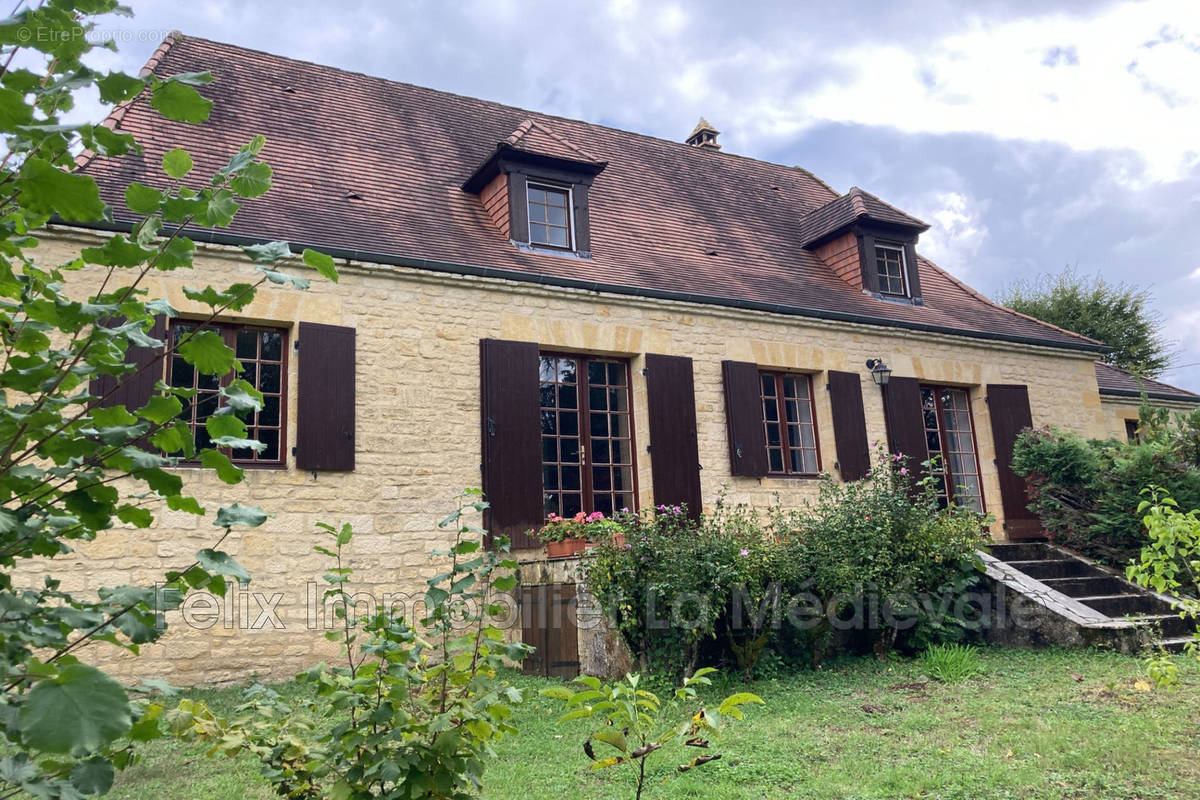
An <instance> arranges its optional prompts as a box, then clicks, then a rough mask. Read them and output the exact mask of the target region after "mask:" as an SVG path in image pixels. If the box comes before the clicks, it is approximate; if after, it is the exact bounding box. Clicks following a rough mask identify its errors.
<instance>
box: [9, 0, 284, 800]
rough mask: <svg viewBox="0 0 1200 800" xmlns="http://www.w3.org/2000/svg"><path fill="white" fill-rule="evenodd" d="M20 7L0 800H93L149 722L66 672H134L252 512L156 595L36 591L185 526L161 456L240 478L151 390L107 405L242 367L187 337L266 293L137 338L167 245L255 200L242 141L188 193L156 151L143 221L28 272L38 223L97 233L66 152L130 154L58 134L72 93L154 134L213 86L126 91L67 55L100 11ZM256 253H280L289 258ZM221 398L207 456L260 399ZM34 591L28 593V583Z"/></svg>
mask: <svg viewBox="0 0 1200 800" xmlns="http://www.w3.org/2000/svg"><path fill="white" fill-rule="evenodd" d="M23 5H24V4H20V5H19V10H17V11H16V12H15V13H14V14H13V16H10V17H9V18H7V19H5V20H0V53H2V54H3V56H4V58H3V60H2V62H0V63H2V66H0V133H2V134H3V135H4V136H5V138H6V143H7V145H8V152H7V154H6V155H5V157H4V159H3V161H0V349H2V351H3V352H2V354H0V506H2V507H0V643H2V644H3V647H2V648H0V682H2V683H3V687H4V690H3V696H2V698H0V709H2V711H3V713H0V738H2V739H3V743H4V748H3V751H4V753H5V756H4V757H3V758H0V796H3V797H9V796H12V795H13V794H15V793H18V792H26V793H29V794H32V795H34V796H37V797H41V798H78V797H80V796H82V795H90V794H102V793H104V792H105V791H107V790H108V787H109V786H110V785H111V784H112V780H113V775H114V773H115V771H116V770H117V769H120V768H122V767H124V766H126V765H127V764H129V763H130V760H131V758H132V751H131V746H132V745H131V743H132V742H134V741H141V740H144V739H148V738H153V737H154V736H157V735H158V732H157V720H158V719H159V715H160V714H161V712H162V709H161V707H160V706H158V705H157V704H155V703H152V702H149V701H147V700H144V699H137V700H132V699H130V697H129V695H128V693H127V691H126V690H125V689H124V688H123V687H122V686H121V685H120V684H118V683H117V682H116V681H114V680H113V679H112V678H110V677H108V676H107V675H105V674H104V673H103V672H102V671H100V670H98V669H96V668H95V667H91V666H86V665H84V664H82V663H80V662H79V661H78V660H77V657H76V654H77V653H78V651H79V650H80V649H81V648H82V647H84V646H86V645H88V644H90V643H93V642H107V643H109V644H111V645H115V646H118V647H121V648H124V649H126V650H128V651H130V652H133V653H137V652H138V649H139V647H140V646H141V645H142V644H145V643H147V642H153V641H155V640H156V639H158V638H159V637H160V636H161V635H162V633H163V631H164V629H165V623H164V620H163V613H164V612H166V611H169V610H172V609H175V608H178V606H179V605H180V603H181V602H182V600H183V598H184V596H185V594H186V593H187V592H188V591H190V590H193V589H199V588H203V589H206V590H208V591H211V592H214V593H216V594H224V592H225V591H226V587H227V582H226V581H227V579H230V578H231V579H236V580H239V581H244V580H247V579H248V578H249V576H248V575H247V573H246V572H245V570H244V569H242V567H241V566H240V565H238V564H237V563H236V562H235V561H234V559H233V558H232V557H230V556H229V555H228V554H226V553H224V552H222V551H221V550H220V545H221V542H222V541H223V540H224V539H225V538H226V537H227V536H229V535H230V534H231V532H232V529H233V528H234V527H254V526H256V525H259V524H261V523H262V521H263V520H265V519H266V515H265V514H264V513H263V512H261V511H258V510H256V509H246V508H242V507H240V506H236V505H235V506H231V507H227V508H222V509H219V510H218V511H217V515H216V525H217V526H219V527H220V528H221V529H222V530H221V531H218V532H215V533H214V537H213V538H214V542H213V544H212V547H209V548H205V549H203V550H201V551H200V552H199V553H198V554H197V555H196V558H195V559H194V560H192V561H191V562H190V563H184V564H178V565H175V566H176V569H174V570H171V571H169V572H167V573H166V574H165V575H164V577H163V581H162V582H161V583H160V584H158V585H155V586H133V585H125V586H111V587H104V588H100V589H99V590H97V591H96V592H95V593H92V594H89V595H88V596H82V595H76V594H73V593H70V592H67V591H64V590H63V589H62V585H61V583H60V581H59V580H58V579H56V578H54V577H53V573H54V568H55V561H54V559H55V558H57V557H60V556H64V555H68V554H70V557H71V558H72V559H86V555H85V554H79V553H75V551H74V549H73V546H74V544H75V543H78V542H87V541H90V540H93V539H95V538H96V536H97V535H98V534H100V533H102V532H103V531H105V530H107V529H109V528H112V527H115V526H118V525H127V526H132V527H135V528H145V527H148V526H150V525H152V524H153V522H154V516H155V514H156V513H157V512H158V511H160V510H161V509H162V508H163V507H164V506H166V507H167V508H169V509H172V510H175V511H180V512H184V513H191V514H197V515H202V514H204V513H205V509H204V508H202V507H201V506H200V504H199V502H198V501H197V500H196V499H195V498H193V497H191V496H189V495H188V494H187V493H186V492H185V489H184V485H183V480H182V478H181V477H180V475H179V473H177V472H174V471H171V470H170V468H171V467H172V466H174V465H175V464H176V463H178V461H179V460H180V459H188V460H192V459H198V460H199V461H200V462H201V463H202V464H204V465H207V466H213V467H216V468H217V469H218V472H219V473H220V475H221V478H222V479H223V480H225V481H226V482H230V483H234V482H237V481H238V480H240V479H241V471H240V470H237V469H235V468H233V467H232V465H231V464H229V463H228V458H227V457H226V456H225V454H224V453H222V452H221V451H220V449H204V450H201V451H200V452H197V448H196V446H195V443H194V441H193V439H192V435H191V432H190V430H189V428H188V426H187V425H186V424H185V423H184V422H183V421H181V420H180V419H179V415H180V413H181V411H182V409H183V408H184V406H185V405H186V404H187V403H188V402H189V401H190V399H191V395H192V394H193V393H192V392H191V390H181V389H171V388H169V387H166V386H164V385H161V383H160V385H159V387H158V393H157V394H156V396H153V397H151V398H150V399H149V401H148V402H146V403H145V405H143V406H142V407H140V408H128V407H126V406H124V405H121V404H118V403H116V402H115V401H116V399H117V398H119V397H121V396H123V393H121V389H122V387H124V386H126V385H127V384H128V383H129V382H130V381H131V380H134V379H135V378H138V377H140V373H141V372H142V371H144V370H158V369H161V368H162V363H163V362H162V359H164V358H169V357H173V356H174V355H175V354H178V355H179V356H180V357H181V358H182V359H183V360H184V361H185V362H187V363H188V364H191V365H192V366H193V367H195V368H196V370H197V371H198V372H200V373H201V374H204V375H211V376H216V377H219V378H224V377H225V376H227V375H228V374H229V373H230V372H231V371H235V370H237V369H239V368H240V367H239V366H238V364H237V362H236V359H234V357H233V352H232V351H231V350H230V349H229V348H228V347H226V346H225V345H224V344H223V343H222V342H220V341H219V339H218V341H213V336H212V333H211V331H206V330H205V326H206V325H207V323H208V322H209V321H210V320H211V319H212V318H213V317H215V316H216V315H219V314H221V313H223V312H225V311H227V310H228V309H236V308H241V307H244V306H245V305H246V304H247V303H249V302H250V300H251V299H253V297H254V293H255V291H256V290H257V288H258V287H259V286H260V285H261V284H262V283H264V282H266V281H269V280H271V278H270V276H268V275H264V276H263V277H262V278H261V279H260V280H259V281H258V283H256V284H253V285H252V284H244V283H243V284H234V285H232V286H228V287H211V286H210V287H205V288H204V289H201V290H197V291H198V292H199V294H198V296H196V297H193V299H197V300H200V302H203V303H205V305H207V306H208V308H209V309H210V311H211V314H210V315H209V316H208V318H207V319H205V320H198V321H197V325H196V327H195V330H194V331H193V332H192V333H191V334H189V335H187V336H184V337H182V338H181V339H180V340H179V341H177V342H173V343H170V344H168V343H166V342H163V341H161V340H159V339H158V338H156V337H155V336H154V335H153V331H154V330H155V327H154V323H155V320H156V318H160V317H173V316H176V315H177V313H178V312H177V311H176V310H175V309H174V308H173V307H172V306H171V305H170V303H169V302H168V301H166V300H165V299H162V298H152V297H150V295H149V293H148V290H147V289H146V288H145V287H144V284H146V283H147V276H149V275H150V274H151V273H152V272H154V271H173V270H179V269H190V268H191V267H192V260H193V256H194V252H195V245H194V244H193V243H192V242H191V240H189V239H188V238H187V237H186V236H185V235H184V233H183V231H184V230H185V229H186V228H187V227H188V226H190V225H193V224H197V225H206V226H211V225H227V224H228V223H229V221H231V220H232V218H233V217H232V215H233V213H234V212H236V210H237V208H238V206H239V203H238V200H237V198H238V197H247V196H251V195H253V194H261V193H262V192H263V191H266V189H267V188H269V183H264V180H265V179H267V178H269V175H270V170H269V167H267V166H266V165H265V164H263V162H262V161H261V160H260V159H259V157H258V156H259V153H260V152H261V150H262V147H263V140H262V139H261V137H259V138H256V139H255V140H253V141H252V142H250V143H248V144H247V145H246V146H244V147H242V148H241V149H240V150H239V151H238V152H237V153H235V154H233V156H232V158H231V160H230V162H229V164H228V165H227V166H225V167H224V168H222V169H221V170H220V171H219V172H218V174H217V175H216V176H213V177H212V178H211V179H209V178H207V177H203V178H201V179H200V183H199V185H198V186H197V187H196V188H192V187H189V186H187V185H185V184H184V183H183V182H182V180H183V179H184V178H185V177H190V176H191V175H192V172H193V170H194V163H193V160H192V158H191V156H190V155H188V154H187V153H186V152H184V151H182V150H173V151H171V152H170V153H168V155H167V158H165V159H164V161H163V168H164V171H165V173H166V176H165V177H164V178H163V179H162V181H161V184H162V185H163V186H164V187H166V188H162V189H158V188H154V187H151V186H146V185H141V184H133V185H131V186H130V187H129V188H128V191H127V192H126V193H125V197H126V201H127V203H128V205H129V207H130V208H131V209H132V210H133V211H134V213H136V214H139V215H141V216H143V217H144V218H143V219H142V220H141V221H140V222H139V223H138V224H137V225H135V226H133V228H132V230H131V231H130V232H129V234H128V235H124V234H117V235H114V236H111V237H110V238H109V239H107V240H106V241H105V242H104V243H103V244H101V245H98V246H94V247H86V248H83V249H82V250H81V252H80V253H79V256H78V257H77V258H72V259H70V260H68V261H66V262H65V263H57V264H56V263H51V260H50V259H49V258H48V257H45V256H43V257H40V258H39V257H37V256H38V254H39V250H38V249H37V248H38V245H39V243H40V242H41V240H42V239H43V238H44V237H45V236H46V235H47V234H46V226H47V224H48V223H49V222H50V221H52V220H54V221H67V222H83V223H96V222H102V221H111V219H112V212H111V209H109V208H108V207H107V206H106V205H105V204H104V202H103V201H102V199H101V197H100V193H99V189H98V187H97V185H96V182H95V181H94V180H93V179H92V178H91V177H90V176H88V175H86V174H83V173H80V172H75V171H72V170H73V169H74V166H75V154H76V153H77V152H78V151H79V150H80V149H84V150H86V151H89V153H90V154H92V155H95V156H101V157H103V156H121V155H125V154H132V153H138V152H140V148H139V146H138V144H137V143H136V142H135V141H134V138H133V137H132V136H131V135H130V134H127V133H120V132H117V131H114V130H111V129H109V128H107V127H105V126H104V125H102V124H69V123H64V122H63V120H62V118H61V115H63V114H65V113H66V112H67V111H69V110H71V108H73V106H74V93H75V92H79V91H83V90H86V89H87V88H88V87H91V86H95V87H97V89H98V90H99V93H100V98H101V100H102V101H103V102H106V103H118V102H125V101H128V100H132V99H134V98H136V97H138V96H139V95H141V94H142V93H143V92H146V93H148V94H149V100H150V102H151V104H152V105H153V106H154V107H155V108H157V109H158V110H159V112H160V113H161V114H163V115H164V116H165V117H167V118H168V119H172V120H179V121H184V122H190V123H199V122H203V121H204V120H205V119H207V117H208V113H209V109H210V107H211V105H212V104H211V102H210V101H209V100H207V99H205V98H204V97H203V96H201V94H200V93H199V92H198V91H197V90H196V89H195V86H196V85H202V84H205V83H207V82H209V81H211V80H212V76H210V75H208V74H206V73H205V74H188V75H174V76H159V75H146V76H144V77H134V76H129V75H124V74H121V73H100V72H97V71H96V70H94V69H92V68H90V67H88V66H86V65H85V64H84V63H83V61H82V59H83V58H84V56H85V55H86V54H87V53H88V52H89V51H90V50H91V49H92V48H93V47H94V46H100V45H94V44H93V38H92V37H91V36H89V33H90V32H91V31H92V30H93V29H94V28H95V25H96V19H97V17H98V15H103V14H106V13H110V12H123V11H124V9H123V8H122V7H120V6H118V5H117V4H116V2H115V0H86V1H84V0H79V2H72V0H53V2H47V3H41V4H36V5H34V7H21V6H23ZM111 44H112V43H111V42H108V44H107V45H104V46H111ZM18 50H26V51H27V52H26V56H30V57H27V58H25V59H24V60H25V61H28V62H30V63H38V62H40V63H41V64H42V65H43V66H42V67H41V68H40V69H38V70H34V69H27V68H18V67H17V66H14V65H15V64H20V63H21V61H20V60H14V59H15V56H16V55H17V51H18ZM168 226H170V231H169V232H168ZM274 252H277V253H279V254H280V255H286V253H287V248H286V246H285V247H284V248H282V250H276V251H274ZM276 260H277V259H276ZM264 269H270V270H272V271H275V272H277V270H275V269H274V267H273V266H268V267H264ZM67 287H70V291H68V288H67ZM135 349H136V350H137V351H138V352H139V353H140V354H152V357H148V358H140V357H139V358H138V359H136V362H137V364H139V365H140V366H139V365H135V364H134V362H135V359H132V358H129V357H128V356H129V355H130V351H131V350H135ZM223 382H225V383H227V384H228V385H227V386H226V388H224V389H222V390H221V398H222V400H221V401H222V403H223V404H224V407H223V408H222V409H221V410H220V411H219V412H218V416H216V417H214V418H213V419H214V420H216V421H215V422H213V423H212V424H211V425H210V429H218V430H217V433H218V434H219V435H218V436H217V437H216V438H215V439H214V448H221V447H223V446H229V443H230V441H232V440H237V441H241V440H244V439H246V426H245V424H244V422H243V421H242V417H244V416H245V414H246V412H252V411H254V410H256V409H257V408H259V407H260V405H261V402H262V397H261V395H259V394H258V392H256V391H254V390H253V389H252V388H251V387H250V386H249V384H247V383H246V382H245V381H241V380H233V381H223ZM246 446H257V443H247V444H246ZM33 559H38V561H37V562H36V563H35V562H34V561H33ZM34 574H46V575H47V577H45V579H44V580H43V581H42V582H41V583H40V584H34V583H33V582H32V581H31V580H30V578H29V576H31V575H34ZM123 740H128V741H124V742H123Z"/></svg>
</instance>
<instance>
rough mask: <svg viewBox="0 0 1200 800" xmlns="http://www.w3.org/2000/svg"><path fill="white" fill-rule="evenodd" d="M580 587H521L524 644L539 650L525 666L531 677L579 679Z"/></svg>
mask: <svg viewBox="0 0 1200 800" xmlns="http://www.w3.org/2000/svg"><path fill="white" fill-rule="evenodd" d="M575 609H576V587H575V584H573V583H549V584H539V585H537V586H522V587H521V641H523V642H524V643H525V644H529V645H533V647H534V648H535V650H534V651H533V653H531V654H530V655H529V657H528V658H526V659H525V660H524V661H522V662H521V671H522V672H524V673H525V674H527V675H542V676H544V677H547V678H564V679H570V678H575V677H577V676H578V675H579V627H578V625H577V624H576V619H577V612H576V610H575Z"/></svg>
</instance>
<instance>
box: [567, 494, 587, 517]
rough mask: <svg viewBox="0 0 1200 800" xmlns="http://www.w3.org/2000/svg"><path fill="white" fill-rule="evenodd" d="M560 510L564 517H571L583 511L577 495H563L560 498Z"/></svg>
mask: <svg viewBox="0 0 1200 800" xmlns="http://www.w3.org/2000/svg"><path fill="white" fill-rule="evenodd" d="M562 509H563V510H562V515H563V516H564V517H573V516H575V515H576V514H578V513H579V512H580V511H582V510H583V499H582V498H581V497H580V495H578V494H574V493H572V494H564V495H563V496H562Z"/></svg>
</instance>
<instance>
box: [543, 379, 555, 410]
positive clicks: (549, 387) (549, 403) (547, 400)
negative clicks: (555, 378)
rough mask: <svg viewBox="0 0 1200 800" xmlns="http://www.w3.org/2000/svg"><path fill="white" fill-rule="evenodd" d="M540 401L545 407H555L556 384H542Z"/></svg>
mask: <svg viewBox="0 0 1200 800" xmlns="http://www.w3.org/2000/svg"><path fill="white" fill-rule="evenodd" d="M539 403H540V404H541V405H542V407H543V408H553V407H554V384H542V387H541V396H540V399H539Z"/></svg>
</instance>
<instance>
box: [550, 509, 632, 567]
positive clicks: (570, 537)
mask: <svg viewBox="0 0 1200 800" xmlns="http://www.w3.org/2000/svg"><path fill="white" fill-rule="evenodd" d="M532 535H533V536H534V537H536V538H537V539H538V540H540V541H542V542H545V543H546V557H547V558H570V557H571V556H575V555H578V554H580V553H582V552H583V551H585V550H587V549H588V548H589V547H591V546H592V545H595V544H596V543H598V542H601V541H605V540H608V539H611V540H613V541H614V542H616V543H617V544H618V545H619V544H621V543H623V542H624V541H625V535H624V534H623V533H622V532H621V526H620V524H619V523H618V522H617V521H616V520H612V519H607V518H605V516H604V513H603V512H601V511H593V512H592V513H590V514H585V513H584V512H582V511H580V512H579V513H578V514H576V515H575V516H573V517H560V516H559V515H558V514H550V515H549V516H547V517H546V524H545V525H543V526H542V527H541V529H539V530H537V531H534V532H533V533H532Z"/></svg>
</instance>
